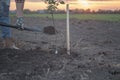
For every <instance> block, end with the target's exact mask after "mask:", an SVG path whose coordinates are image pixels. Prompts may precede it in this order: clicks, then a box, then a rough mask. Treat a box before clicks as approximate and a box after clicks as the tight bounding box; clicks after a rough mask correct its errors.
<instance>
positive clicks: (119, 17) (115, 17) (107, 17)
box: [11, 14, 120, 21]
mask: <svg viewBox="0 0 120 80" xmlns="http://www.w3.org/2000/svg"><path fill="white" fill-rule="evenodd" d="M11 16H14V15H11ZM24 16H25V17H43V18H44V17H48V18H51V14H25V15H24ZM54 18H55V19H66V14H54ZM73 18H76V19H80V20H101V21H120V14H70V19H73Z"/></svg>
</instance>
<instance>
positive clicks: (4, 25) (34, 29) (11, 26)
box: [0, 22, 42, 32]
mask: <svg viewBox="0 0 120 80" xmlns="http://www.w3.org/2000/svg"><path fill="white" fill-rule="evenodd" d="M0 26H3V27H10V28H15V29H20V28H19V27H20V26H18V25H12V24H7V23H2V22H0ZM20 30H26V31H33V32H42V30H39V29H36V28H29V27H24V28H22V29H20Z"/></svg>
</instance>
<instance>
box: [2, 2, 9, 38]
mask: <svg viewBox="0 0 120 80" xmlns="http://www.w3.org/2000/svg"><path fill="white" fill-rule="evenodd" d="M9 6H10V0H0V22H4V23H10V18H9ZM0 30H1V31H0V32H1V35H0V37H2V38H10V37H11V29H10V28H9V27H3V26H0Z"/></svg>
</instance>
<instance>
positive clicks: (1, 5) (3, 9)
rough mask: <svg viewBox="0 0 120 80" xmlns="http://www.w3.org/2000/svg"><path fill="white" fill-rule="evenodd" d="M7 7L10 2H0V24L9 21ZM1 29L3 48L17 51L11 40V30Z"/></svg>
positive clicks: (6, 0)
mask: <svg viewBox="0 0 120 80" xmlns="http://www.w3.org/2000/svg"><path fill="white" fill-rule="evenodd" d="M9 6H10V0H0V22H3V23H8V24H9V23H10V20H9ZM0 27H1V34H2V35H1V37H2V38H3V39H4V47H5V48H13V49H18V48H17V47H16V46H15V45H14V43H13V40H12V35H11V29H10V28H9V27H3V26H0Z"/></svg>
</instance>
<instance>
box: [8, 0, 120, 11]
mask: <svg viewBox="0 0 120 80" xmlns="http://www.w3.org/2000/svg"><path fill="white" fill-rule="evenodd" d="M67 2H68V3H70V9H76V8H78V9H88V8H90V9H92V10H98V9H111V10H114V9H120V0H68V1H67ZM46 6H47V5H46V4H45V3H44V2H41V0H26V2H25V9H30V10H39V9H46ZM58 8H59V9H65V5H59V7H58ZM10 9H11V10H15V2H14V0H11V7H10Z"/></svg>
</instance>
